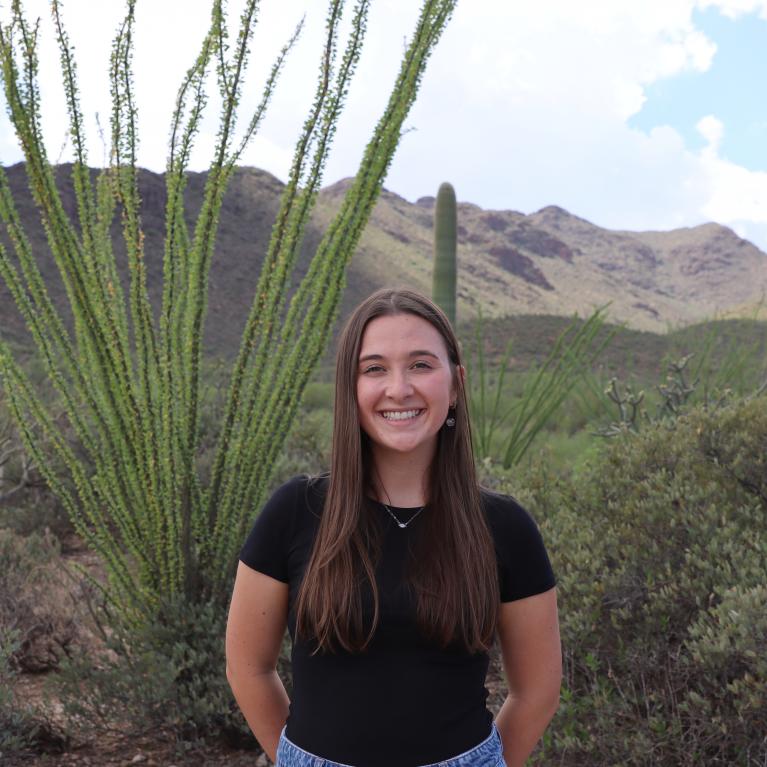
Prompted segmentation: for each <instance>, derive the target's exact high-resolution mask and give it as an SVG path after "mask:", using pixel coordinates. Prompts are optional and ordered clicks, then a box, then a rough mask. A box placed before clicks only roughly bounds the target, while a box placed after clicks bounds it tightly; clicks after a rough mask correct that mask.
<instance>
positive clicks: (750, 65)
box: [629, 8, 767, 170]
mask: <svg viewBox="0 0 767 767" xmlns="http://www.w3.org/2000/svg"><path fill="white" fill-rule="evenodd" d="M693 19H694V22H695V25H696V26H697V27H698V28H699V29H701V30H702V31H703V32H704V33H705V34H706V36H707V37H708V38H709V39H710V40H712V41H713V42H714V43H715V44H716V54H715V55H714V57H713V60H712V62H711V66H710V67H709V68H708V70H706V71H705V72H685V73H683V74H680V75H677V76H676V77H671V78H669V79H665V80H660V81H658V82H656V83H653V84H652V85H651V86H649V87H648V88H647V89H646V92H645V96H646V99H647V100H646V102H645V104H644V106H643V107H642V110H641V111H640V112H639V113H638V114H637V115H635V116H634V117H633V118H631V120H630V121H629V124H630V125H632V126H634V127H636V128H639V129H640V130H643V131H649V130H650V129H652V128H653V127H655V126H657V125H664V124H666V125H671V126H673V128H674V129H675V130H676V131H678V132H679V133H680V134H681V135H682V136H683V137H684V139H685V143H686V144H687V146H689V147H690V148H691V149H697V150H700V149H702V148H703V147H704V145H705V143H706V142H705V139H704V138H703V137H702V136H701V135H700V133H699V132H698V130H697V129H696V127H695V126H696V125H697V123H698V121H699V120H700V119H701V118H703V117H705V116H706V115H711V114H713V115H716V116H717V117H718V119H719V120H721V121H722V123H723V126H724V133H723V137H722V141H721V144H720V148H719V151H720V155H721V156H722V157H723V158H725V159H727V160H730V161H731V162H734V163H737V164H739V165H743V166H745V167H746V168H749V169H751V170H767V98H765V91H764V82H765V75H766V74H767V21H765V20H764V19H762V18H760V17H759V16H758V15H757V13H750V14H748V15H743V16H740V17H739V18H728V17H727V16H725V15H723V14H722V13H721V12H720V11H719V10H718V9H715V8H708V9H706V10H705V11H701V10H696V11H695V12H694V13H693Z"/></svg>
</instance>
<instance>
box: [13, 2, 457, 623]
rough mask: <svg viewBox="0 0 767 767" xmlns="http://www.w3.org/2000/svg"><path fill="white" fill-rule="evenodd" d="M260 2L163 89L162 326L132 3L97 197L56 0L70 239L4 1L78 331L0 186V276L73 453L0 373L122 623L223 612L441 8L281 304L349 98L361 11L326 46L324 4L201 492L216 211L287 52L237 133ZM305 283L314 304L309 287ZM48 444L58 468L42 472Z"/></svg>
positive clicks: (27, 395)
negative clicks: (189, 194)
mask: <svg viewBox="0 0 767 767" xmlns="http://www.w3.org/2000/svg"><path fill="white" fill-rule="evenodd" d="M256 5H257V3H256V0H249V1H248V2H247V3H246V5H245V10H244V11H243V14H242V16H241V19H240V28H239V33H238V36H237V38H236V40H232V41H230V40H228V38H227V34H228V33H227V25H226V19H225V14H224V8H223V4H222V2H221V0H215V1H214V2H213V4H212V11H211V24H210V28H209V30H208V33H207V35H206V36H205V38H204V40H203V43H202V46H201V50H200V54H199V56H198V58H197V60H196V61H195V62H194V63H193V65H192V67H191V68H190V69H189V71H188V73H187V76H186V78H185V80H184V82H183V83H182V85H181V88H180V89H179V93H178V99H177V103H176V109H175V112H174V116H173V120H172V126H171V140H170V155H169V160H168V169H167V173H166V184H167V200H168V201H167V208H166V239H165V254H164V263H163V294H162V306H161V310H160V315H159V316H160V321H159V328H156V327H155V324H154V321H153V316H152V310H151V307H150V304H149V299H148V294H147V284H146V270H145V260H144V257H145V254H144V250H143V233H142V229H141V201H140V199H139V195H138V186H137V167H136V130H137V129H136V121H137V115H136V109H135V94H134V93H133V79H132V73H131V57H132V51H133V31H134V1H133V0H128V3H127V12H126V16H125V20H124V22H123V24H122V26H121V27H120V29H119V31H118V33H117V36H116V38H115V40H114V44H113V48H112V60H111V64H110V76H111V83H112V98H113V109H112V121H111V159H112V164H111V166H110V167H109V168H107V169H105V170H104V171H103V172H101V173H100V174H99V175H98V178H97V180H96V184H95V187H94V186H93V184H92V180H91V176H90V173H89V170H88V166H87V158H86V155H85V148H84V143H85V142H84V137H83V120H82V115H81V112H80V106H79V98H78V91H77V75H76V67H75V61H74V52H73V50H72V47H71V45H70V42H69V39H68V37H67V34H66V31H65V29H64V26H63V22H62V18H61V14H60V6H59V3H58V2H55V0H54V2H53V3H52V11H53V20H54V24H55V27H56V33H57V38H58V42H59V47H60V53H61V68H62V76H63V85H64V92H65V95H66V99H67V104H68V108H69V116H70V132H71V139H72V143H73V146H74V150H75V155H76V161H75V164H74V166H73V169H72V174H73V181H74V187H75V193H76V198H77V212H78V222H77V226H75V225H73V223H72V222H71V221H70V220H69V218H68V217H67V215H66V214H65V212H64V208H63V205H62V202H61V198H60V195H59V192H58V190H57V188H56V185H55V183H54V175H53V169H52V167H51V166H50V164H49V162H48V158H47V156H46V152H45V148H44V146H43V142H42V139H41V136H42V130H41V124H40V111H39V110H40V94H39V89H38V83H37V78H36V74H37V52H36V47H35V44H36V36H35V30H34V28H33V27H31V26H30V25H29V24H28V23H27V21H26V19H25V18H24V15H23V13H22V10H21V5H20V3H14V4H13V7H12V10H13V14H12V15H13V19H12V22H11V24H10V25H9V26H8V27H6V28H4V29H2V30H1V31H0V63H1V64H2V77H3V85H4V90H5V97H6V100H7V103H8V107H9V112H10V115H11V120H12V122H13V125H14V127H15V129H16V133H17V136H18V139H19V142H20V144H21V145H22V147H23V149H24V153H25V156H26V168H27V172H28V174H29V181H30V187H31V189H32V191H33V194H34V197H35V202H36V203H37V206H38V208H39V209H40V212H41V215H42V217H43V220H44V222H45V227H46V233H47V236H48V242H49V245H50V248H51V251H52V253H53V256H54V259H55V262H56V265H57V267H58V270H59V273H60V275H61V278H62V280H63V283H64V286H65V289H66V293H67V297H68V300H69V303H70V307H71V311H72V315H73V317H74V336H72V335H70V333H69V332H68V331H67V330H66V328H65V326H64V324H63V322H62V320H61V318H60V316H59V315H58V313H57V312H56V311H55V309H54V307H53V305H52V303H51V302H50V300H49V298H48V295H47V293H46V290H45V285H44V283H43V280H42V277H41V275H40V271H39V269H38V266H37V264H36V261H35V257H34V254H33V253H32V252H31V249H30V246H29V242H28V239H27V237H26V235H25V232H24V231H23V229H22V227H21V225H20V223H19V221H20V220H19V217H18V214H17V211H16V208H15V205H14V200H13V198H12V196H11V194H10V191H9V187H8V184H7V181H6V178H5V175H4V174H0V216H1V217H2V220H3V222H4V223H5V226H6V228H7V231H8V235H9V238H10V241H11V243H12V245H13V252H14V254H15V257H16V259H15V261H14V259H12V258H11V256H10V254H9V253H7V252H6V251H5V250H4V249H2V250H0V272H1V273H2V276H3V278H4V279H5V281H6V283H7V284H8V286H9V288H10V290H11V292H12V294H13V296H14V299H15V300H16V303H17V305H18V307H19V310H20V311H21V313H22V314H23V315H24V317H25V320H26V323H27V325H28V327H29V330H30V331H31V333H32V335H33V338H34V341H35V343H36V345H37V349H38V352H39V355H40V358H41V359H42V360H43V363H44V365H45V370H46V373H47V376H48V379H49V381H50V383H51V384H52V385H53V387H54V388H55V390H56V392H57V394H58V396H59V399H60V402H61V408H62V409H63V411H64V413H65V415H66V419H67V421H68V424H69V425H70V426H71V429H72V431H73V433H74V436H75V438H76V439H75V444H76V446H77V450H76V449H75V447H74V446H73V445H72V444H71V441H70V440H68V439H67V438H66V435H65V434H64V432H63V430H62V428H61V427H60V426H59V424H58V423H56V421H55V420H54V415H53V413H52V412H51V409H50V408H49V407H47V406H46V404H45V403H44V402H43V401H42V399H41V397H40V396H39V394H38V393H36V392H35V390H34V388H33V386H32V385H31V383H30V381H29V379H28V378H27V376H26V374H25V372H24V370H23V368H22V367H21V366H20V365H19V364H18V362H17V361H16V360H14V358H13V355H12V354H11V351H10V349H9V348H8V347H7V346H6V345H5V344H3V345H2V346H0V376H2V382H3V386H4V387H5V389H6V392H7V396H8V406H9V408H10V411H11V413H12V415H13V417H14V420H15V422H16V425H17V427H18V429H19V433H20V435H21V437H22V439H23V442H24V445H25V448H26V450H27V452H28V454H29V456H30V459H31V460H33V461H34V463H35V464H36V465H37V467H38V468H39V470H40V472H42V473H43V475H44V476H45V479H46V480H47V482H48V483H49V485H50V486H51V487H52V488H53V490H54V491H55V493H56V495H57V496H58V497H59V498H60V499H61V501H62V503H63V505H64V506H65V508H66V509H67V512H68V514H69V516H70V518H71V519H72V522H73V524H74V526H75V528H76V530H77V532H78V534H79V535H80V536H81V537H82V538H83V539H84V540H85V541H87V543H88V545H89V546H90V547H92V549H94V550H95V551H97V552H98V553H99V554H100V555H101V557H102V558H103V560H104V563H105V566H106V568H107V572H108V576H109V578H108V586H107V594H108V596H109V598H110V601H111V602H112V604H113V605H114V606H115V607H116V609H117V610H118V612H120V613H122V614H123V616H124V617H126V618H128V619H129V620H130V621H131V622H132V623H133V624H134V625H138V624H140V623H141V622H142V621H146V620H150V621H151V620H154V618H155V617H156V616H157V615H159V614H161V613H162V612H163V610H164V609H165V608H166V604H165V603H166V602H168V604H174V603H175V601H176V600H178V599H182V600H186V601H187V602H189V603H190V604H191V603H194V604H196V603H205V602H206V601H207V600H211V599H212V600H220V599H222V598H223V597H224V596H225V595H226V594H227V592H228V590H229V588H230V584H231V577H232V574H233V571H234V567H235V564H236V561H237V558H236V552H237V548H238V547H239V545H240V543H241V541H242V538H243V534H244V531H245V528H246V526H247V525H248V524H249V523H250V520H251V518H252V510H253V509H255V508H258V505H259V502H260V501H261V499H262V498H263V496H264V494H265V492H266V490H267V488H268V485H269V481H270V478H271V475H272V472H273V470H274V465H275V461H276V460H277V457H278V455H279V454H280V450H281V448H282V446H283V442H284V436H285V434H286V433H287V431H288V429H289V426H290V424H291V423H292V421H293V418H294V417H295V414H296V412H297V409H298V405H299V401H300V397H301V394H302V392H303V389H304V387H305V386H306V383H307V381H308V379H309V376H310V374H311V372H312V369H313V367H314V364H315V363H316V361H317V360H318V358H319V356H320V355H321V353H322V351H323V349H324V347H325V345H326V342H327V338H328V335H329V332H330V328H331V326H332V323H333V320H334V317H335V312H336V307H337V305H338V301H339V297H340V295H341V291H342V289H343V285H344V271H345V267H346V265H347V263H348V261H349V259H350V258H351V255H352V253H353V252H354V249H355V246H356V243H357V242H358V240H359V236H360V233H361V231H362V229H363V227H364V224H365V222H366V221H367V218H368V217H369V215H370V211H371V208H372V205H373V203H374V202H375V199H376V197H377V195H378V193H379V191H380V188H381V184H382V181H383V178H384V176H385V174H386V170H387V168H388V165H389V162H390V160H391V157H392V155H393V153H394V150H395V148H396V146H397V143H398V141H399V138H400V135H401V128H402V123H403V121H404V119H405V117H406V115H407V113H408V111H409V108H410V106H411V105H412V103H413V100H414V98H415V95H416V92H417V90H418V85H419V83H420V78H421V75H422V73H423V71H424V68H425V65H426V62H427V59H428V57H429V54H430V53H431V51H432V49H433V47H434V46H435V44H436V42H437V40H438V39H439V36H440V34H441V32H442V30H443V28H444V26H445V24H446V23H447V20H448V18H449V16H450V14H451V12H452V9H453V5H454V3H453V2H449V1H448V0H426V1H425V2H424V3H423V6H422V9H421V14H420V17H419V20H418V23H417V26H416V29H415V32H414V34H413V37H412V39H411V41H410V43H409V45H408V46H407V49H406V51H405V54H404V57H403V60H402V66H401V70H400V73H399V76H398V78H397V81H396V83H395V85H394V88H393V90H392V95H391V98H390V100H389V103H388V105H387V106H386V110H385V112H384V114H383V115H382V117H381V119H380V121H379V123H378V124H377V126H376V127H375V130H374V133H373V137H372V139H371V141H370V143H369V145H368V148H367V150H366V152H365V155H364V158H363V160H362V162H361V165H360V169H359V172H358V174H357V176H356V178H355V180H354V182H353V183H352V184H351V186H350V188H349V190H348V192H347V194H346V196H345V198H344V201H343V203H342V205H341V207H340V209H339V211H338V213H337V215H336V217H335V218H334V220H333V221H332V222H331V224H330V225H329V227H328V229H327V231H326V233H325V235H324V237H323V239H322V240H321V242H320V243H319V245H318V247H317V251H316V253H315V256H314V258H313V259H312V261H311V264H310V266H309V270H308V273H307V274H306V275H305V277H304V279H303V280H302V282H301V283H300V285H299V287H298V289H297V291H296V293H295V295H294V296H293V298H292V300H291V301H290V303H289V304H288V302H287V292H288V286H289V283H290V277H291V274H292V268H293V265H294V264H295V260H296V256H297V253H298V249H299V247H300V244H301V241H302V236H303V233H304V231H305V228H306V224H307V221H308V217H309V214H310V212H311V210H312V208H313V205H314V202H315V200H316V195H317V191H318V189H319V185H320V181H321V178H322V171H323V168H324V165H325V161H326V158H327V155H328V152H329V149H330V146H331V143H332V141H333V139H334V136H335V129H336V124H337V121H338V118H339V115H340V113H341V110H342V108H343V106H344V101H345V98H346V95H347V91H348V87H349V83H350V81H351V78H352V77H353V75H354V71H355V68H356V65H357V61H358V58H359V55H360V51H361V47H362V43H363V39H364V35H365V28H366V22H367V12H368V6H369V2H368V1H367V0H359V1H358V2H357V3H356V4H355V7H354V9H353V12H352V17H351V23H350V26H349V32H348V37H347V39H346V41H345V43H342V41H341V40H340V39H339V35H340V28H341V22H342V12H343V7H344V3H343V2H342V1H341V0H331V2H329V4H328V16H327V24H326V38H325V41H324V46H323V50H322V51H321V58H320V67H319V78H318V83H317V89H316V92H315V100H314V103H313V104H312V105H311V107H310V109H309V112H308V115H307V119H306V122H305V124H304V127H303V130H302V132H301V135H300V137H299V140H298V143H297V146H296V151H295V155H294V161H293V165H292V168H291V172H290V178H289V180H288V184H287V186H286V187H285V190H284V193H283V196H282V200H281V204H280V209H279V211H278V213H277V219H276V221H275V224H274V228H273V231H272V239H271V242H270V244H269V248H268V252H267V254H266V259H265V263H264V267H263V270H262V272H261V276H260V279H259V282H258V285H257V286H256V297H255V300H254V302H253V305H252V307H251V312H250V316H249V318H248V321H247V324H246V327H245V331H244V334H243V338H242V344H241V347H240V352H239V355H238V357H237V360H236V361H235V363H234V366H233V369H232V370H231V375H230V378H229V388H228V395H227V399H226V404H225V406H224V409H223V417H222V419H221V427H220V430H219V433H218V434H217V435H216V447H215V450H214V455H213V459H212V461H211V462H210V471H209V479H208V482H207V484H206V485H203V484H202V481H201V479H200V476H199V474H198V473H197V466H196V459H197V456H198V454H199V449H200V437H201V413H200V402H201V366H202V356H201V336H202V328H203V323H204V319H205V315H206V310H207V290H208V274H209V269H210V262H211V259H212V258H213V256H214V250H215V238H216V231H217V226H218V214H219V211H220V208H221V202H222V198H223V195H224V192H225V190H226V188H227V184H228V182H229V180H230V179H231V176H232V174H233V172H234V168H235V165H236V162H237V161H238V159H239V157H240V156H241V154H242V151H243V149H244V148H245V146H246V145H247V143H248V141H249V140H250V138H251V137H252V136H253V135H254V133H255V132H256V131H257V129H258V127H259V124H260V121H261V119H262V117H263V114H264V112H265V110H266V108H267V106H268V104H269V101H270V99H271V96H272V94H273V91H274V88H275V86H276V82H277V79H278V77H279V74H280V70H281V68H282V65H283V62H284V59H285V57H286V55H287V54H288V53H289V51H290V49H291V47H292V46H293V43H294V42H295V39H296V37H297V35H298V33H299V31H300V29H297V30H296V33H295V34H294V36H293V37H292V38H291V39H290V40H288V41H287V43H286V45H285V47H284V48H283V50H282V52H281V54H280V56H279V57H278V59H277V61H275V63H274V66H273V68H272V70H271V73H270V75H269V77H268V79H267V82H266V84H265V86H264V89H263V94H262V98H261V102H260V104H259V105H258V107H257V109H256V111H255V113H254V114H253V115H252V116H251V117H250V119H249V121H248V122H247V124H246V125H245V128H244V130H243V131H242V135H241V136H240V137H236V135H235V127H236V118H237V108H238V104H239V100H240V96H241V94H242V89H243V87H244V80H243V78H244V73H245V69H246V66H247V63H248V56H249V49H250V40H251V37H252V34H253V29H254V26H255V22H256ZM211 69H215V72H216V76H217V82H218V89H219V92H220V97H221V102H222V106H221V113H220V118H219V132H218V139H217V145H216V149H215V153H214V157H213V159H212V162H211V165H210V168H209V171H208V174H207V178H206V188H205V196H204V200H203V204H202V207H201V209H200V211H199V214H198V216H197V218H196V221H195V222H194V225H193V226H192V227H191V229H188V228H187V224H186V219H185V214H186V210H185V205H184V190H185V186H186V183H187V175H186V167H187V162H188V159H189V154H190V151H191V147H192V145H193V142H194V139H195V136H196V134H197V132H198V130H199V127H200V121H201V119H202V117H203V114H204V109H205V107H206V102H207V98H206V94H205V79H206V75H207V73H208V71H209V70H211ZM118 210H119V214H120V218H121V222H122V232H123V238H124V242H125V248H126V252H127V260H128V265H129V272H130V286H129V291H128V296H127V298H126V296H124V294H123V291H122V289H121V283H120V281H119V279H118V273H117V267H116V262H115V257H114V253H113V250H112V243H111V239H110V236H109V231H110V226H111V223H112V220H113V218H114V215H115V212H116V211H118ZM318 284H321V285H322V286H323V289H322V290H321V291H318V290H316V286H317V285H318ZM44 446H47V447H49V448H50V450H51V451H52V453H53V455H54V456H55V457H56V459H57V461H58V462H59V464H60V465H61V466H62V467H63V469H64V472H63V474H62V473H60V472H58V471H54V470H53V466H54V465H55V464H52V463H51V462H50V461H49V460H48V459H47V457H46V454H45V451H44Z"/></svg>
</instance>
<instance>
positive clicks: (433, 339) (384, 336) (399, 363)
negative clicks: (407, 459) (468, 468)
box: [357, 314, 456, 461]
mask: <svg viewBox="0 0 767 767" xmlns="http://www.w3.org/2000/svg"><path fill="white" fill-rule="evenodd" d="M453 368H454V365H453V364H452V363H451V362H450V360H449V358H448V355H447V348H446V346H445V342H444V340H443V339H442V336H441V335H440V333H439V331H438V330H437V329H436V328H435V327H434V326H433V325H432V324H431V323H429V322H427V321H426V320H424V319H422V318H421V317H418V316H417V315H414V314H395V315H387V316H383V317H376V318H375V319H374V320H371V321H370V322H369V323H368V324H367V326H366V327H365V332H364V334H363V336H362V344H361V348H360V356H359V360H358V368H357V412H358V415H359V421H360V426H361V427H362V429H363V431H364V432H365V433H366V434H367V435H368V437H369V438H370V440H371V442H372V443H373V451H374V454H375V455H376V458H377V459H378V460H380V459H381V458H385V457H386V455H387V453H388V454H392V455H393V454H410V455H412V456H413V457H414V458H416V457H421V458H423V459H425V460H427V461H428V460H431V457H432V455H433V454H434V450H435V447H436V444H437V432H438V431H439V430H440V429H441V428H442V426H443V424H444V423H445V418H446V417H447V411H448V407H449V406H450V404H451V403H454V402H455V398H456V390H455V385H454V381H453V379H454V375H453Z"/></svg>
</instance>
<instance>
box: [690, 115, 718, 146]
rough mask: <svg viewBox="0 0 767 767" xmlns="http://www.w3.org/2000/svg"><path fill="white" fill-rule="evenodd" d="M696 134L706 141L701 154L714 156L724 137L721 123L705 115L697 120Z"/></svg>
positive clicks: (712, 116) (711, 116)
mask: <svg viewBox="0 0 767 767" xmlns="http://www.w3.org/2000/svg"><path fill="white" fill-rule="evenodd" d="M695 128H696V130H697V131H698V133H700V135H701V136H703V138H704V139H706V142H707V146H706V147H705V148H704V150H703V152H704V154H706V155H716V153H717V152H718V151H719V146H720V145H721V143H722V137H723V136H724V125H723V124H722V121H721V120H720V119H719V118H718V117H715V116H714V115H706V116H705V117H702V118H701V119H700V120H698V123H697V125H696V126H695Z"/></svg>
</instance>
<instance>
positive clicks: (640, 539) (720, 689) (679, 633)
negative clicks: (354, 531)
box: [500, 396, 767, 767]
mask: <svg viewBox="0 0 767 767" xmlns="http://www.w3.org/2000/svg"><path fill="white" fill-rule="evenodd" d="M766 484H767V399H766V398H765V397H764V396H762V397H758V398H754V399H752V400H751V401H748V402H739V403H733V404H731V405H729V406H726V407H723V408H722V409H720V410H718V411H716V412H711V411H709V412H705V411H703V410H702V409H699V408H698V409H692V410H691V411H690V412H689V413H687V414H686V415H683V416H681V417H679V418H678V419H676V420H675V421H671V422H666V423H656V424H653V425H650V426H648V427H646V428H645V429H644V430H643V431H642V432H641V433H640V434H629V435H624V436H623V437H620V438H616V439H615V440H613V441H610V442H609V444H606V445H604V446H603V448H602V450H601V451H600V453H599V455H598V457H597V458H595V459H593V460H592V461H591V462H590V463H589V464H588V465H587V467H586V468H585V469H584V470H583V471H582V472H581V473H580V474H579V475H578V476H577V477H562V476H560V475H556V474H555V473H554V472H552V471H551V470H550V469H549V468H548V467H547V466H546V464H545V463H543V462H541V463H538V464H537V465H535V466H534V467H533V468H532V469H531V470H530V472H529V473H528V474H527V476H526V477H524V478H523V480H522V481H521V482H518V483H515V486H514V488H511V487H510V486H508V485H507V486H506V489H507V490H510V491H511V492H513V493H514V494H515V495H517V496H518V497H519V498H520V500H521V501H522V502H523V503H524V504H525V505H526V506H527V507H528V508H530V509H531V511H532V512H533V514H534V516H535V517H536V519H537V521H538V522H539V524H540V526H541V529H542V531H543V535H544V538H545V540H546V542H547V545H548V548H549V551H550V553H551V556H552V561H553V564H554V567H555V569H556V571H557V575H558V581H559V599H560V620H561V630H562V642H563V653H564V660H565V679H564V689H563V696H562V704H561V706H560V709H559V711H558V713H557V716H556V718H555V720H554V722H553V723H552V725H551V727H550V728H549V730H548V732H547V734H546V737H545V739H544V742H543V746H542V748H541V750H540V755H539V761H538V762H537V763H538V764H550V763H566V764H568V765H626V766H627V767H628V766H629V765H637V766H638V765H646V764H654V765H674V766H675V767H687V766H689V767H692V766H693V765H704V764H705V765H707V767H708V766H709V765H711V766H713V765H757V764H759V765H762V764H764V762H765V759H767V739H765V733H766V730H765V727H764V722H765V721H767V695H765V693H764V690H765V689H767V660H765V658H766V657H767V656H766V654H765V650H766V649H767V647H766V644H767V640H766V639H765V637H767V609H766V607H767V599H766V598H765V596H766V595H765V587H764V573H765V572H767V536H765V519H766V518H767V492H766V491H767V486H766ZM500 485H501V489H504V486H503V482H501V483H500Z"/></svg>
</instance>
